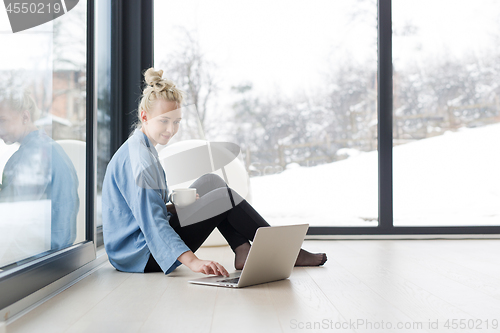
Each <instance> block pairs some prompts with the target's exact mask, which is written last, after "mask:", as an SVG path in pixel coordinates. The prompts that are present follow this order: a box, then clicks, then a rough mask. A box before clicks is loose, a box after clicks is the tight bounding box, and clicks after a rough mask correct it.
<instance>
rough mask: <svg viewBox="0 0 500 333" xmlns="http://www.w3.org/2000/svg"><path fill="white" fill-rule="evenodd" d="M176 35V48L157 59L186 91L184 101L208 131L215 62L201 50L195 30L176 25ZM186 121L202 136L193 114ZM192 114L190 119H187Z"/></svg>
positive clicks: (169, 75)
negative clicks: (193, 109) (159, 59)
mask: <svg viewBox="0 0 500 333" xmlns="http://www.w3.org/2000/svg"><path fill="white" fill-rule="evenodd" d="M177 30H178V31H179V38H178V40H179V41H178V43H177V45H178V46H177V47H176V49H175V50H173V51H172V52H170V53H169V54H167V55H166V56H165V57H164V58H163V60H162V61H161V62H160V64H161V67H162V68H164V69H165V72H166V74H167V75H168V78H170V79H172V80H173V81H174V82H175V83H176V84H177V85H178V86H180V88H181V89H183V90H184V91H185V92H186V93H187V96H186V97H187V101H186V102H187V104H193V105H194V106H195V107H196V110H197V111H198V117H199V120H200V123H201V127H202V128H203V129H204V130H205V131H206V132H210V129H211V127H210V125H209V124H207V115H208V113H209V109H210V107H211V105H210V103H211V102H213V98H214V97H215V95H216V93H217V91H218V90H219V86H218V85H217V83H216V79H215V77H216V76H215V70H216V69H217V66H216V65H215V63H213V62H211V61H209V60H207V59H206V56H205V54H204V53H203V51H202V50H201V47H200V43H199V40H198V39H197V38H196V32H193V31H189V30H187V29H186V28H184V27H177ZM186 116H187V118H186V117H185V120H186V122H188V123H189V122H191V124H190V125H192V126H190V128H192V129H195V131H198V133H192V134H194V135H198V136H202V135H203V133H200V132H199V131H200V130H201V129H199V127H198V126H195V125H193V122H194V119H192V116H190V115H186ZM190 117H191V119H189V118H190Z"/></svg>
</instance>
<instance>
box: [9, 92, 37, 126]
mask: <svg viewBox="0 0 500 333" xmlns="http://www.w3.org/2000/svg"><path fill="white" fill-rule="evenodd" d="M9 90H10V91H5V93H4V94H2V95H3V96H2V97H3V98H0V104H4V105H5V106H6V108H7V109H8V110H11V111H13V112H17V113H21V112H23V111H28V112H29V113H30V118H31V122H32V123H34V122H35V121H37V120H38V119H39V118H40V116H41V114H42V112H41V111H40V109H39V108H38V107H37V106H36V103H35V100H34V99H33V97H31V92H30V90H29V89H23V90H20V91H19V90H11V89H9Z"/></svg>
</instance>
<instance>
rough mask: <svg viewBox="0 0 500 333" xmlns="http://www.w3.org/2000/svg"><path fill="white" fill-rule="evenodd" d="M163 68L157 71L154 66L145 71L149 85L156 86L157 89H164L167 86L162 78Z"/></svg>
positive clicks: (145, 77) (145, 78)
mask: <svg viewBox="0 0 500 333" xmlns="http://www.w3.org/2000/svg"><path fill="white" fill-rule="evenodd" d="M162 75H163V70H161V69H160V70H158V71H155V69H154V68H153V67H151V68H149V69H148V70H147V71H146V72H145V73H144V80H145V81H146V83H147V84H148V85H150V86H151V87H153V88H154V90H155V91H162V90H163V88H164V87H165V83H164V82H163V79H162Z"/></svg>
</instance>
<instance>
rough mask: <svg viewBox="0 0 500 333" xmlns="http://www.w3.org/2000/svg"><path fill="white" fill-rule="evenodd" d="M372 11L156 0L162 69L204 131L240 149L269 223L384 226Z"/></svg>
mask: <svg viewBox="0 0 500 333" xmlns="http://www.w3.org/2000/svg"><path fill="white" fill-rule="evenodd" d="M263 8H265V10H263ZM166 15H168V19H166V18H165V16H166ZM376 17H377V8H376V2H375V1H369V0H366V1H363V0H362V1H359V0H350V1H315V2H314V3H306V2H305V1H303V0H296V1H271V2H269V1H233V2H227V1H215V2H213V1H212V2H207V3H205V2H200V1H194V0H191V1H182V2H179V1H156V2H155V33H154V36H155V67H156V68H157V69H163V70H164V77H167V78H170V79H172V80H173V81H174V82H175V83H176V84H177V85H178V86H179V87H181V89H183V90H184V91H186V92H187V97H188V101H187V102H186V103H187V104H189V105H193V104H194V105H195V106H196V108H197V112H198V115H199V119H200V121H201V123H202V127H203V129H204V135H205V139H206V140H209V141H225V142H233V143H236V144H238V145H239V146H240V148H241V154H240V156H239V159H238V162H239V163H240V164H241V165H242V167H243V169H244V170H246V174H248V175H249V177H250V181H249V183H250V191H249V193H248V194H247V195H246V198H247V200H248V201H250V202H251V203H252V205H253V206H254V207H255V208H256V209H257V210H258V211H259V212H260V213H261V214H262V216H263V217H265V218H266V219H267V220H268V221H269V223H271V224H273V225H281V224H293V223H304V222H307V223H309V224H310V225H312V226H376V225H377V224H378V222H377V221H378V209H377V203H378V194H377V193H378V191H377V186H378V184H377V138H376V135H377V110H376V106H377V93H376V91H377V87H376V70H377V58H376V57H377V39H376V38H377V32H376V26H377V21H376ZM200 176H201V175H200ZM241 177H243V178H244V177H245V175H243V176H241ZM167 179H168V174H167ZM229 185H230V186H232V185H231V184H229ZM237 191H238V190H237Z"/></svg>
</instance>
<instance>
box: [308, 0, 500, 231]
mask: <svg viewBox="0 0 500 333" xmlns="http://www.w3.org/2000/svg"><path fill="white" fill-rule="evenodd" d="M377 12H378V15H377V20H378V25H377V34H378V41H377V43H378V70H377V72H378V96H377V100H378V110H377V112H378V184H379V188H378V211H379V224H378V226H376V227H335V226H331V227H315V226H312V227H310V228H309V230H308V232H307V235H312V236H314V235H322V236H325V235H353V236H354V235H360V236H361V235H381V236H383V235H395V236H403V235H441V236H445V235H465V234H467V235H479V234H500V225H498V226H421V227H419V226H394V216H393V208H394V206H393V204H394V203H393V155H392V152H393V142H392V137H393V128H392V121H393V118H392V115H393V96H392V91H393V90H392V89H393V82H392V78H393V66H392V0H378V1H377ZM333 213H334V212H333ZM398 238H401V237H398Z"/></svg>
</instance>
